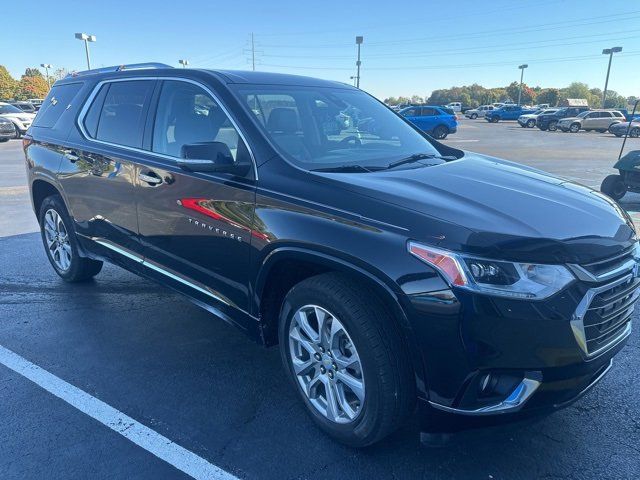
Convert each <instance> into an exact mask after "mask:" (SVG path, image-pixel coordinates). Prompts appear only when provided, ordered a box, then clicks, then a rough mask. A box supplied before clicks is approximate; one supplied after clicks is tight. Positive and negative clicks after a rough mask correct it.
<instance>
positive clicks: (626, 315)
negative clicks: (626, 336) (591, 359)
mask: <svg viewBox="0 0 640 480" xmlns="http://www.w3.org/2000/svg"><path fill="white" fill-rule="evenodd" d="M638 286H640V279H638V278H634V277H632V276H630V277H629V278H628V279H626V280H625V281H623V282H622V283H620V284H618V285H615V286H613V287H611V288H608V289H606V290H604V291H601V292H599V293H597V294H595V295H594V296H593V297H592V299H591V303H590V304H589V306H588V308H587V311H586V313H585V315H584V318H583V325H584V334H585V340H586V345H587V352H588V353H590V354H593V352H597V351H599V350H601V349H603V348H605V347H606V346H607V345H609V343H611V342H613V341H614V340H615V339H617V338H618V337H619V336H620V335H622V334H623V332H624V331H625V329H626V328H627V324H628V323H629V322H630V320H631V314H632V313H633V308H634V306H635V303H636V300H638Z"/></svg>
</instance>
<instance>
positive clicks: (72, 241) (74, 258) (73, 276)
mask: <svg viewBox="0 0 640 480" xmlns="http://www.w3.org/2000/svg"><path fill="white" fill-rule="evenodd" d="M49 211H54V212H55V213H57V215H58V216H59V218H60V220H61V221H62V225H63V226H64V229H65V230H66V237H67V238H68V246H69V247H70V250H71V253H70V257H71V261H70V262H69V266H68V267H67V268H62V267H61V266H60V265H58V264H56V260H55V259H54V254H53V253H52V251H51V248H49V242H48V240H47V233H46V232H45V222H46V220H45V216H46V215H47V212H49ZM38 220H39V223H40V233H41V236H42V243H43V245H44V249H45V252H46V254H47V258H48V259H49V262H50V263H51V266H52V267H53V269H54V270H55V272H56V273H57V274H58V275H59V276H60V277H61V278H62V279H63V280H65V281H66V282H83V281H86V280H89V279H91V278H93V277H95V276H96V275H97V274H98V273H100V270H101V269H102V262H100V261H97V260H92V259H90V258H85V257H82V256H80V249H79V246H78V239H77V237H76V233H75V231H74V229H73V222H72V220H71V218H70V217H69V213H68V212H67V208H66V207H65V205H64V201H63V200H62V197H61V196H60V195H51V196H50V197H47V198H45V199H44V200H43V201H42V205H41V206H40V212H39V214H38ZM60 254H61V253H59V255H60Z"/></svg>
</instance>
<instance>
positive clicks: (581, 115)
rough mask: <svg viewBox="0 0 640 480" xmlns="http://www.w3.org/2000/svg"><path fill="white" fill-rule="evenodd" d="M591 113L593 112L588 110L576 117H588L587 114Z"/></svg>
mask: <svg viewBox="0 0 640 480" xmlns="http://www.w3.org/2000/svg"><path fill="white" fill-rule="evenodd" d="M590 113H591V112H590V111H588V110H587V111H586V112H582V113H579V114H578V115H576V117H578V118H584V117H586V116H587V115H589V114H590Z"/></svg>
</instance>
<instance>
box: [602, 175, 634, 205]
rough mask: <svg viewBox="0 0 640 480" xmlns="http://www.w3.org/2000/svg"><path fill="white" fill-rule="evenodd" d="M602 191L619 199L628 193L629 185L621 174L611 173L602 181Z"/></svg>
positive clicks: (616, 199)
mask: <svg viewBox="0 0 640 480" xmlns="http://www.w3.org/2000/svg"><path fill="white" fill-rule="evenodd" d="M600 191H601V192H602V193H604V194H605V195H608V196H610V197H611V198H613V199H614V200H615V201H618V200H620V199H621V198H622V197H624V195H625V194H626V193H627V186H626V185H625V183H624V181H623V180H622V177H621V176H620V175H609V176H608V177H605V179H604V180H603V181H602V185H600Z"/></svg>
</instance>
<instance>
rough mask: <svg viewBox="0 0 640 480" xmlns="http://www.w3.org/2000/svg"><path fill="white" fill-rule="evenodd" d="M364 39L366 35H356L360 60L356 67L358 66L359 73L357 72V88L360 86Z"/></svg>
mask: <svg viewBox="0 0 640 480" xmlns="http://www.w3.org/2000/svg"><path fill="white" fill-rule="evenodd" d="M363 40H364V37H362V36H361V35H359V36H357V37H356V45H358V61H357V62H356V67H358V73H356V88H360V65H361V63H362V62H361V61H360V46H361V45H362V41H363Z"/></svg>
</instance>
